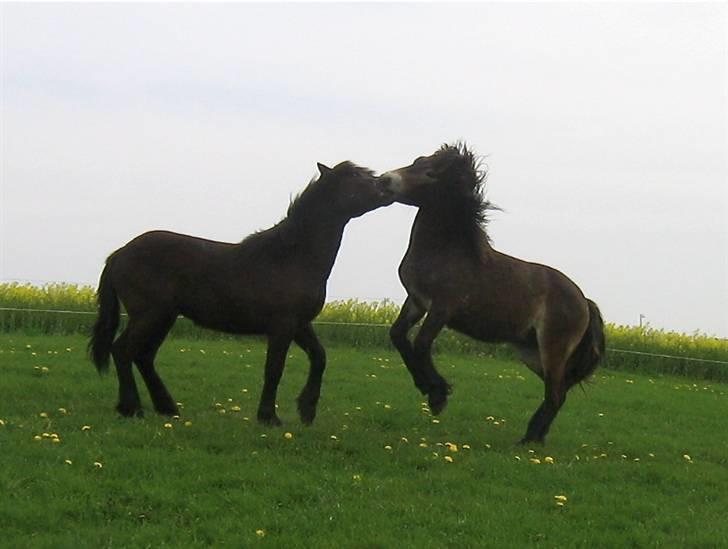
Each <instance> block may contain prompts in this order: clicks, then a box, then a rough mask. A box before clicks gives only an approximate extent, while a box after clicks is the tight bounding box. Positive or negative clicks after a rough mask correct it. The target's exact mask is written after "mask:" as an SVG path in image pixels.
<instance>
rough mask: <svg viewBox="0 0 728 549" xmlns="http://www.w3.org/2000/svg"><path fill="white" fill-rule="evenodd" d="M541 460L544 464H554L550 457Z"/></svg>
mask: <svg viewBox="0 0 728 549" xmlns="http://www.w3.org/2000/svg"><path fill="white" fill-rule="evenodd" d="M543 460H544V462H546V463H551V464H553V462H554V458H552V457H551V456H546V457H545V458H543Z"/></svg>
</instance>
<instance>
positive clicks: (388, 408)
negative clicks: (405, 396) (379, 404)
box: [384, 404, 392, 410]
mask: <svg viewBox="0 0 728 549" xmlns="http://www.w3.org/2000/svg"><path fill="white" fill-rule="evenodd" d="M384 409H385V410H391V409H392V406H391V404H385V405H384Z"/></svg>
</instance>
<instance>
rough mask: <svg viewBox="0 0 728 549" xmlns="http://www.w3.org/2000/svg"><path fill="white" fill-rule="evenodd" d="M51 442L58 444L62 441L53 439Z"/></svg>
mask: <svg viewBox="0 0 728 549" xmlns="http://www.w3.org/2000/svg"><path fill="white" fill-rule="evenodd" d="M51 442H54V443H56V444H58V443H60V442H61V439H60V438H52V439H51Z"/></svg>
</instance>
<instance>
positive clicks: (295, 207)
mask: <svg viewBox="0 0 728 549" xmlns="http://www.w3.org/2000/svg"><path fill="white" fill-rule="evenodd" d="M331 171H335V172H336V176H335V177H336V178H337V179H338V178H339V177H341V176H342V175H343V176H345V175H348V174H349V173H351V172H354V171H361V172H362V173H367V174H371V173H373V172H372V171H371V170H369V169H368V168H363V167H361V166H357V165H356V164H354V163H353V162H349V161H346V162H342V163H341V164H338V165H337V166H336V167H335V168H333V170H331ZM325 175H326V174H325ZM325 175H319V176H317V177H312V178H311V180H310V181H309V182H308V185H306V186H305V187H304V189H303V190H302V191H301V192H299V193H298V194H296V195H295V196H294V197H293V198H292V199H291V201H290V203H289V205H288V209H287V210H286V217H284V218H283V219H281V220H280V221H279V222H278V223H276V224H275V225H273V226H272V227H269V228H267V229H262V230H259V231H256V232H254V233H252V234H250V235H248V236H247V237H245V238H244V239H243V240H242V242H241V244H245V246H246V247H247V248H249V251H250V252H251V253H253V254H255V252H256V250H268V249H275V248H276V247H282V248H283V249H288V248H290V247H292V246H295V245H296V242H297V240H298V239H297V236H296V235H297V234H298V231H299V230H301V229H302V227H301V225H302V224H301V221H302V218H303V215H302V213H305V212H307V211H312V210H313V211H314V212H315V209H316V208H317V207H321V208H323V209H328V208H329V206H330V203H329V201H328V200H326V199H322V197H321V195H320V194H319V193H318V191H319V190H320V189H321V188H322V187H325V186H327V183H328V182H329V181H330V179H331V176H329V177H326V176H325ZM314 215H315V213H314ZM276 245H277V246H276Z"/></svg>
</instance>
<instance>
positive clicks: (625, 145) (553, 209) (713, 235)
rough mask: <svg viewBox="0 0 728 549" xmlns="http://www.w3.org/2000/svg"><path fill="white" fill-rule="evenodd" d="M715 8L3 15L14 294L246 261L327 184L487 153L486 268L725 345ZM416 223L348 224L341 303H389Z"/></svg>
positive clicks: (719, 31)
mask: <svg viewBox="0 0 728 549" xmlns="http://www.w3.org/2000/svg"><path fill="white" fill-rule="evenodd" d="M727 14H728V10H727V8H726V4H725V3H723V4H717V3H713V4H682V5H681V4H623V3H618V4H601V3H599V4H596V3H588V4H522V3H518V4H432V3H429V4H380V3H377V4H268V5H262V4H234V5H231V4H225V5H222V4H218V5H210V4H197V5H195V4H185V5H179V4H163V5H150V4H66V5H64V4H53V5H48V4H7V3H4V4H2V5H0V16H1V17H0V18H1V21H0V25H1V26H2V28H1V29H0V30H1V31H2V32H1V33H0V35H1V36H0V41H1V42H0V45H1V49H2V66H1V69H0V71H1V72H0V75H1V77H2V81H1V88H0V99H1V102H2V104H1V107H0V108H1V115H2V120H1V135H0V138H1V149H0V170H1V171H0V177H1V179H0V280H4V281H7V280H29V281H71V282H83V283H91V284H95V283H96V280H97V278H98V274H99V272H100V269H101V267H102V265H103V261H104V259H105V258H106V256H107V255H108V254H109V253H110V252H111V251H113V250H114V249H116V248H118V247H120V246H121V245H123V244H124V243H126V242H127V241H128V240H129V239H131V238H132V237H134V236H135V235H137V234H139V233H141V232H143V231H146V230H149V229H154V228H164V229H170V230H175V231H179V232H183V233H188V234H194V235H198V236H204V237H207V238H213V239H219V240H228V241H237V240H240V239H242V238H243V237H244V236H246V235H247V234H249V233H250V232H252V231H254V230H257V229H261V228H266V227H269V226H271V225H273V224H274V223H276V222H277V221H279V220H280V219H281V217H282V216H283V215H285V211H286V208H287V206H288V201H289V198H290V197H291V196H292V195H295V194H296V193H297V192H298V191H300V190H301V189H302V188H303V187H304V186H305V185H306V184H307V182H308V180H309V179H310V178H311V177H312V176H313V175H315V173H316V169H315V167H316V162H317V161H320V162H324V163H328V164H334V163H337V162H339V161H341V160H346V159H349V160H353V161H354V162H357V163H359V164H362V165H366V166H369V167H371V168H372V169H374V170H376V171H378V172H381V171H386V170H388V169H391V168H395V167H399V166H402V165H405V164H409V163H410V162H411V161H412V160H413V159H414V158H415V157H416V156H418V155H421V154H429V153H431V152H432V151H434V150H435V149H436V148H437V147H438V146H439V145H440V144H441V143H443V142H451V141H454V140H457V139H464V140H466V141H467V142H468V143H469V144H470V145H471V146H472V147H474V148H475V149H476V151H477V152H479V153H481V154H484V155H487V156H488V158H487V163H488V165H489V167H490V174H491V175H490V179H489V184H488V188H489V192H488V195H489V198H490V199H491V200H492V201H494V202H495V203H497V204H498V205H500V206H501V207H503V209H504V210H505V211H504V212H503V213H497V214H495V215H494V216H493V221H492V223H491V225H490V232H491V235H492V237H493V240H494V243H495V246H496V248H498V249H499V250H501V251H503V252H506V253H510V254H512V255H515V256H518V257H521V258H523V259H528V260H532V261H538V262H542V263H547V264H549V265H552V266H554V267H556V268H558V269H560V270H562V271H563V272H565V273H566V274H567V275H568V276H570V277H571V278H572V279H573V280H574V281H575V282H576V283H577V284H579V286H580V287H581V288H582V289H583V290H584V292H585V293H586V294H587V295H588V296H590V297H592V298H593V299H594V300H595V301H597V302H598V303H599V305H600V306H601V308H602V312H603V313H604V316H605V319H606V320H607V321H610V322H616V323H624V324H636V323H637V322H638V320H639V314H640V313H643V314H645V315H646V317H647V319H648V320H649V322H650V323H651V324H652V325H653V326H655V327H660V328H666V329H672V330H679V331H693V330H696V329H700V330H702V331H705V332H708V333H713V334H717V335H721V336H728V163H727V157H728V54H727V51H728V49H727V46H726V36H727V33H726V23H727V21H728V15H727ZM413 217H414V210H413V209H412V208H410V207H407V206H401V205H393V206H391V207H389V208H385V209H381V210H378V211H376V212H373V213H370V214H368V215H366V216H364V217H362V218H359V219H356V220H354V221H352V222H351V223H350V225H349V226H348V228H347V232H346V235H345V240H344V243H343V246H342V249H341V252H340V254H339V258H338V260H337V263H336V266H335V268H334V272H333V273H332V276H331V279H330V281H329V299H336V298H349V297H352V298H364V299H374V298H377V299H381V298H384V297H389V298H393V299H395V300H397V301H401V300H402V299H403V296H404V292H403V290H402V288H401V286H400V284H399V280H398V278H397V265H398V264H399V261H400V259H401V257H402V255H403V253H404V251H405V249H406V246H407V240H408V236H409V230H410V225H411V223H412V219H413Z"/></svg>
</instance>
